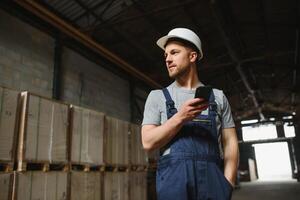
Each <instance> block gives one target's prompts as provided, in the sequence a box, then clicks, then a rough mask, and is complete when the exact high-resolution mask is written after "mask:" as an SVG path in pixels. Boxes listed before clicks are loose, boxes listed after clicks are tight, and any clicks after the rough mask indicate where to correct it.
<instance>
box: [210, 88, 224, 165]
mask: <svg viewBox="0 0 300 200" xmlns="http://www.w3.org/2000/svg"><path fill="white" fill-rule="evenodd" d="M217 106H218V105H217V103H216V101H215V95H214V92H213V90H211V94H210V97H209V115H210V117H211V121H212V127H213V128H212V130H213V132H214V133H213V134H214V138H215V142H216V147H217V151H218V154H219V155H220V149H219V142H218V130H217V122H216V116H217V113H218V111H217ZM217 163H218V165H219V166H220V167H223V160H222V159H221V157H220V156H219V159H218V162H217Z"/></svg>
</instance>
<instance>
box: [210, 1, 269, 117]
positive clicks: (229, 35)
mask: <svg viewBox="0 0 300 200" xmlns="http://www.w3.org/2000/svg"><path fill="white" fill-rule="evenodd" d="M210 2H211V6H212V12H213V14H214V16H215V19H216V22H217V23H216V25H217V28H218V29H219V31H220V34H221V37H222V38H223V41H224V44H225V46H226V48H227V50H228V53H229V55H230V57H231V59H232V60H233V62H234V63H235V65H236V67H235V68H236V70H237V71H238V73H239V74H240V76H241V79H242V81H243V83H244V86H245V87H246V89H247V91H248V93H249V95H250V96H251V99H252V101H253V104H254V107H255V110H257V112H258V114H259V116H260V118H261V119H265V117H264V115H263V113H262V108H261V107H260V105H259V104H258V101H257V98H256V96H255V92H254V90H253V89H252V88H251V86H250V84H249V82H248V80H247V77H246V75H245V73H244V72H243V70H242V68H241V61H242V58H241V55H240V54H239V53H238V51H236V50H235V49H234V47H233V43H232V40H233V39H238V40H239V35H238V33H237V32H236V30H235V29H234V27H233V26H232V25H231V24H232V19H230V16H232V12H231V11H230V9H227V10H225V8H228V6H226V5H229V2H228V1H227V0H211V1H210ZM225 6H226V7H225ZM226 18H227V23H226V20H225V19H226ZM225 26H226V27H227V29H225ZM236 37H237V38H236ZM239 46H240V47H241V43H239Z"/></svg>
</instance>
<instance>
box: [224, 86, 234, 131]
mask: <svg viewBox="0 0 300 200" xmlns="http://www.w3.org/2000/svg"><path fill="white" fill-rule="evenodd" d="M222 93H223V92H222ZM222 104H223V106H222V128H232V127H235V124H234V121H233V117H232V113H231V108H230V105H229V102H228V100H227V98H226V96H225V95H224V93H223V103H222Z"/></svg>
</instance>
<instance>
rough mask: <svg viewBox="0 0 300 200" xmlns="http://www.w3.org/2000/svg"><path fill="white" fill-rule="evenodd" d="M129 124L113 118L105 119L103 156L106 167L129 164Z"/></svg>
mask: <svg viewBox="0 0 300 200" xmlns="http://www.w3.org/2000/svg"><path fill="white" fill-rule="evenodd" d="M128 133H129V123H128V122H126V121H122V120H119V119H116V118H113V117H106V118H105V134H106V138H107V139H106V146H105V151H106V152H105V155H106V158H105V159H106V160H105V161H106V163H107V164H108V165H110V164H111V165H128V164H129V152H128V150H129V140H128Z"/></svg>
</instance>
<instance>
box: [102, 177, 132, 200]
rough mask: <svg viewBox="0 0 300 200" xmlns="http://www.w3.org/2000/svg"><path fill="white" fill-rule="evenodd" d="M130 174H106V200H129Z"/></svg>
mask: <svg viewBox="0 0 300 200" xmlns="http://www.w3.org/2000/svg"><path fill="white" fill-rule="evenodd" d="M128 181H129V173H126V172H105V173H104V199H109V200H129V182H128Z"/></svg>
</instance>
